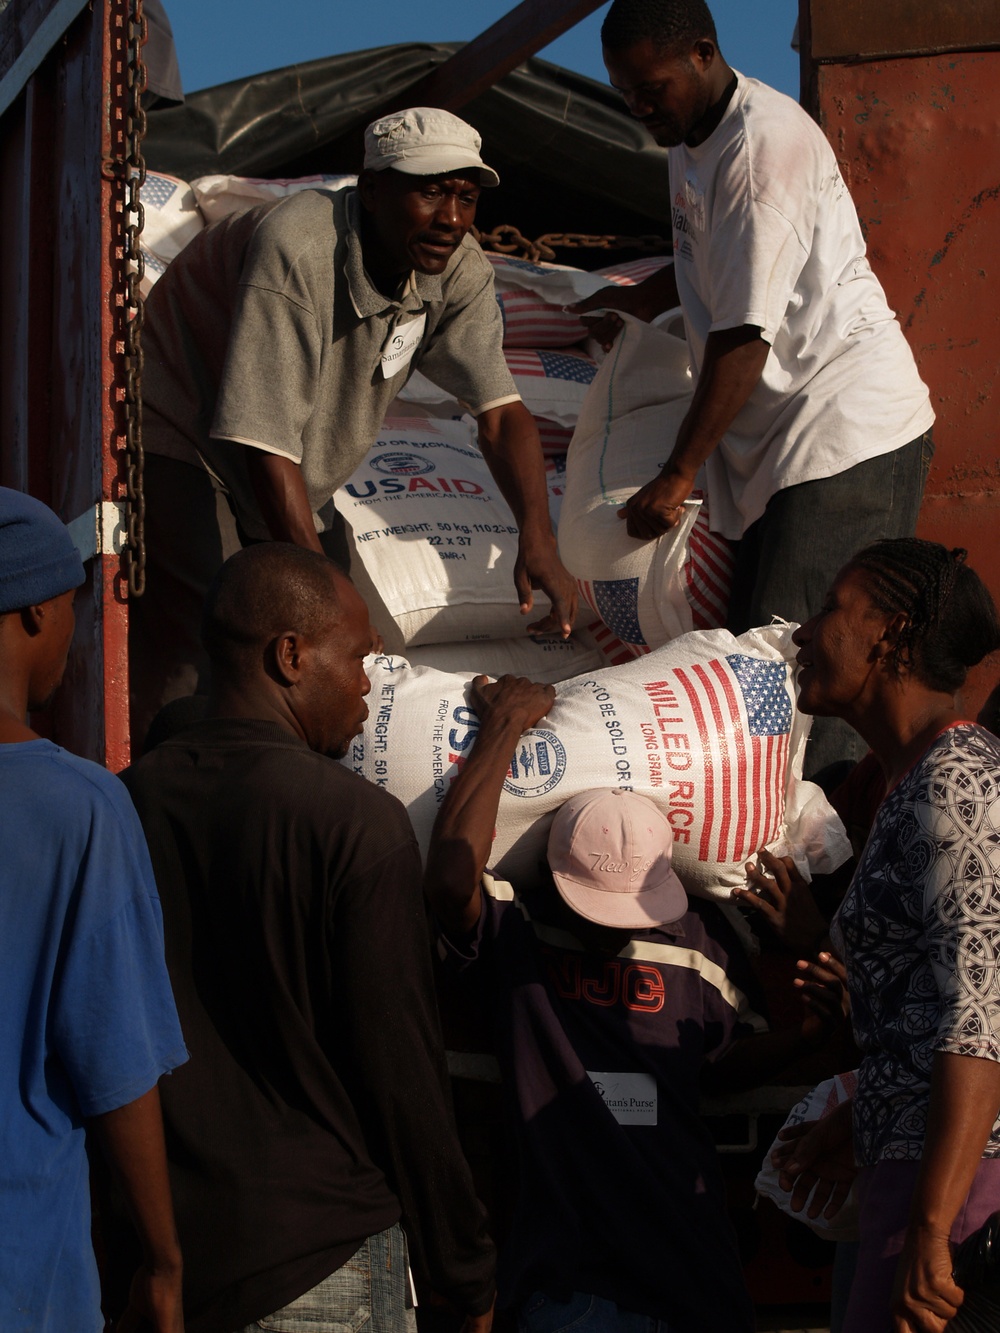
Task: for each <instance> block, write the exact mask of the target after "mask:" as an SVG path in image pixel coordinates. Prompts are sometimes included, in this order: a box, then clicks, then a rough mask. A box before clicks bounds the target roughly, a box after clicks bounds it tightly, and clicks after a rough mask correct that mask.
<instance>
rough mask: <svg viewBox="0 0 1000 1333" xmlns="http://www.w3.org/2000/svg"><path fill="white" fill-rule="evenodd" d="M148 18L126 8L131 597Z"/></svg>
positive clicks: (141, 550)
mask: <svg viewBox="0 0 1000 1333" xmlns="http://www.w3.org/2000/svg"><path fill="white" fill-rule="evenodd" d="M145 41H146V19H145V17H144V15H143V12H142V0H129V7H128V74H127V83H126V87H127V92H128V105H127V112H126V117H127V118H126V129H125V173H126V174H125V237H126V244H125V309H124V315H125V399H124V411H125V542H124V552H125V572H126V577H127V579H128V591H129V596H130V597H141V596H142V595H143V593H144V592H145V590H146V499H145V493H144V490H143V450H142V322H143V313H144V312H143V297H142V292H141V290H140V284H141V283H142V279H143V276H144V274H145V270H146V266H145V262H144V260H143V256H142V250H141V249H140V247H139V237H140V236H141V235H142V229H143V225H144V222H145V213H144V211H143V207H142V199H141V197H140V196H141V192H142V187H143V185H144V184H145V181H146V162H145V159H144V158H143V155H142V141H143V139H144V137H145V134H146V112H145V109H144V107H143V105H142V95H143V93H144V92H145V91H146V64H145V61H144V60H143V58H142V48H143V45H144V44H145Z"/></svg>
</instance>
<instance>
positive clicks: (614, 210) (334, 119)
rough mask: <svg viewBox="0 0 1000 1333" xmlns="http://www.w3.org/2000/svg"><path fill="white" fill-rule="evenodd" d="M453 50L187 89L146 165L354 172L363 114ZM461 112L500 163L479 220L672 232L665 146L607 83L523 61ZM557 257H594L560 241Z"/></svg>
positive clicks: (187, 175) (153, 130)
mask: <svg viewBox="0 0 1000 1333" xmlns="http://www.w3.org/2000/svg"><path fill="white" fill-rule="evenodd" d="M457 49H458V47H457V46H454V45H445V44H440V43H410V44H407V45H401V46H383V47H377V48H374V49H372V50H369V51H355V52H351V53H350V54H347V55H339V56H329V57H327V58H326V59H324V60H314V61H311V62H310V63H308V64H304V65H290V66H288V67H287V68H285V69H278V70H274V71H272V72H270V73H267V74H259V75H256V76H255V77H253V78H249V79H241V80H237V81H235V82H232V83H224V84H219V85H218V86H217V87H214V88H206V89H204V90H203V91H201V92H196V93H189V94H188V95H187V98H186V101H185V103H184V105H183V106H179V107H170V108H167V109H164V110H155V111H153V112H151V113H150V116H149V130H148V134H147V138H146V145H145V156H146V162H147V165H148V166H149V167H150V169H152V170H158V171H166V172H169V173H170V174H172V175H175V176H180V177H181V178H182V179H184V180H192V179H194V178H195V177H197V176H204V175H210V174H213V173H216V172H227V173H233V174H235V175H242V176H271V177H275V176H293V177H294V176H302V175H308V174H311V173H313V172H339V171H355V170H357V168H358V162H359V153H360V144H361V131H362V129H363V127H364V125H365V124H366V123H367V122H368V121H369V120H370V119H371V116H372V113H373V112H374V111H375V110H377V108H379V107H381V106H384V105H385V104H386V103H388V102H392V101H395V102H396V104H397V105H398V104H399V102H400V99H401V98H402V100H403V104H405V97H403V95H404V94H405V90H406V89H407V88H408V87H410V86H411V85H412V84H413V83H414V82H416V80H417V79H419V78H421V77H422V76H423V75H424V74H426V73H428V71H429V70H431V69H432V68H433V67H434V66H435V65H438V64H440V63H441V62H442V61H443V60H445V59H447V57H448V56H450V55H451V54H453V52H454V51H456V50H457ZM461 115H462V116H463V117H464V118H465V119H466V120H468V121H470V122H471V123H472V124H473V125H475V127H476V128H477V129H478V130H479V132H480V134H482V136H483V156H484V158H485V159H486V161H487V162H489V163H490V165H491V166H495V167H496V169H497V170H498V171H499V173H500V176H501V185H500V189H499V190H495V191H494V190H485V191H484V192H483V195H482V199H481V202H480V208H479V216H478V218H477V223H478V225H479V226H480V227H481V228H483V229H484V230H490V229H492V228H493V227H494V226H496V225H497V224H499V223H501V222H509V223H512V224H514V225H515V226H517V227H519V228H520V230H521V231H522V232H523V233H524V234H525V235H528V236H532V237H535V236H538V235H541V234H542V233H545V232H552V231H559V232H571V231H576V232H588V233H598V234H603V233H612V232H613V233H620V234H625V235H632V236H636V235H645V234H650V233H655V234H658V235H661V236H667V237H669V235H670V193H669V188H668V184H667V170H666V156H665V153H664V152H663V150H661V149H659V148H657V147H656V145H655V144H654V143H653V141H652V139H651V138H650V137H649V135H648V134H647V133H646V131H645V130H644V129H643V128H642V127H641V126H640V125H638V124H637V123H636V122H635V121H634V120H632V118H631V117H630V116H629V115H628V114H627V113H626V112H625V110H624V109H623V107H622V105H621V102H620V100H619V98H618V96H617V94H616V93H614V92H613V91H612V90H611V89H610V88H608V87H607V86H605V85H603V84H600V83H597V82H596V81H595V80H593V79H588V78H586V77H585V76H584V75H581V74H574V73H572V72H571V71H569V70H565V69H562V68H560V67H559V66H558V65H553V64H550V63H549V62H548V61H545V60H528V61H526V62H525V63H524V64H523V65H521V66H520V67H519V68H518V69H516V70H514V71H513V72H512V73H511V74H508V75H507V76H506V77H505V78H503V79H502V80H501V81H500V82H499V83H497V84H496V85H494V87H492V88H490V89H489V90H488V91H487V92H485V93H483V94H482V95H481V96H480V97H477V98H476V99H475V100H474V101H472V102H470V103H468V104H467V105H466V106H465V107H464V108H463V109H462V111H461ZM345 136H346V138H345ZM559 257H560V259H561V260H562V261H563V262H567V263H577V262H581V261H582V262H583V263H584V266H587V267H589V266H592V265H593V264H596V263H599V262H600V258H599V257H597V256H593V257H591V258H589V259H585V258H584V256H583V254H582V253H581V254H580V255H573V254H572V253H571V252H569V251H566V252H563V253H561V254H560V256H559Z"/></svg>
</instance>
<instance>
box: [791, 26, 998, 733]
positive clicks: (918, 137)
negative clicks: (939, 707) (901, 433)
mask: <svg viewBox="0 0 1000 1333" xmlns="http://www.w3.org/2000/svg"><path fill="white" fill-rule="evenodd" d="M886 3H887V5H888V7H889V8H890V9H893V10H894V11H898V13H896V12H894V13H893V15H891V16H890V17H891V18H892V19H893V23H883V24H882V25H881V27H879V25H878V24H875V26H874V27H873V26H872V25H873V24H874V20H875V18H876V17H878V15H875V12H874V10H872V9H871V8H870V7H866V6H864V5H861V4H859V3H857V0H852V3H850V4H847V5H844V4H843V3H841V0H802V17H803V24H802V26H803V32H804V37H805V44H804V46H803V65H804V88H805V89H806V93H807V95H806V99H805V100H806V104H807V107H808V109H809V110H810V111H811V112H812V113H813V114H814V115H815V116H816V117H817V119H818V121H819V123H820V125H821V126H822V127H823V130H824V131H825V132H826V135H827V137H828V138H829V140H830V142H831V143H832V145H833V148H834V151H835V152H836V154H837V158H838V160H839V162H840V165H841V169H842V171H843V172H844V176H845V178H846V180H847V184H848V187H849V189H850V191H851V194H852V196H853V198H854V202H855V204H856V205H857V209H858V214H859V216H860V219H861V224H862V227H863V229H864V231H865V234H866V236H867V239H868V253H869V257H870V259H871V263H872V267H873V268H874V270H875V272H876V273H877V275H878V277H879V279H880V280H881V282H882V285H883V286H884V287H885V290H886V293H887V295H888V297H889V303H890V305H891V306H892V307H893V308H894V309H895V310H896V312H897V313H898V315H899V319H900V321H901V323H902V325H903V328H904V330H905V331H906V336H907V338H908V339H909V342H910V346H911V347H912V348H913V351H914V354H915V355H916V358H917V364H918V365H919V367H920V372H921V374H922V376H923V378H924V380H925V381H926V383H927V384H928V386H929V387H930V391H931V400H932V402H933V405H934V409H935V411H936V413H937V421H936V423H935V426H934V441H935V448H936V454H935V458H934V463H933V467H932V469H931V475H930V478H929V481H928V485H927V491H926V495H925V498H924V505H923V509H922V511H921V515H920V523H919V527H918V534H919V535H920V536H922V537H927V538H930V539H932V540H934V541H940V542H943V543H945V544H946V545H948V546H964V547H966V548H967V549H968V552H969V563H970V564H971V565H972V566H973V568H975V569H976V570H977V571H978V573H980V574H981V575H982V577H983V578H984V580H985V581H986V583H987V584H988V586H989V587H990V590H991V591H992V593H993V595H994V597H995V598H997V599H998V600H1000V540H998V537H997V531H998V528H997V525H998V520H1000V459H998V453H997V438H998V428H1000V402H998V400H997V399H996V398H995V397H994V387H995V381H996V378H997V360H998V353H1000V306H998V303H997V300H996V281H997V237H998V235H1000V165H998V163H1000V158H998V153H997V147H998V129H1000V51H996V50H989V49H980V50H950V51H941V52H940V53H939V54H920V52H926V51H928V50H930V49H934V48H940V47H944V46H946V45H947V44H948V43H949V42H950V41H951V40H954V39H956V29H955V25H954V23H953V22H952V18H953V17H954V13H953V7H952V6H950V5H949V4H948V3H947V0H922V3H920V4H919V5H918V4H913V3H911V0H886ZM989 8H990V7H989V6H986V5H983V4H981V3H980V0H970V4H969V8H968V11H967V12H965V18H966V19H967V22H966V23H965V25H964V27H963V28H962V32H961V35H962V36H963V37H964V38H965V39H973V38H974V39H977V40H978V41H979V42H981V43H983V44H986V43H987V42H992V43H993V44H998V45H1000V18H997V17H996V16H995V7H993V10H994V14H993V17H990V14H989V12H988V11H989ZM882 17H884V15H883V16H882ZM811 36H814V37H815V41H814V42H813V43H810V37H811ZM887 40H889V41H891V42H892V43H893V45H894V48H895V51H897V52H900V53H904V52H916V54H898V55H893V54H891V53H887V52H884V51H881V52H880V53H879V55H878V56H877V57H876V56H869V57H867V58H866V57H855V56H853V55H851V54H850V53H851V52H864V51H871V50H872V48H873V46H875V44H876V43H877V42H879V41H883V42H885V41H887ZM810 52H812V55H810ZM817 53H818V54H820V55H821V56H822V59H817V58H816V54H817ZM996 670H997V669H996V666H995V665H987V666H986V667H983V668H980V669H979V670H978V671H977V672H976V673H975V674H974V676H973V678H972V679H970V683H969V687H968V689H967V691H966V704H967V705H968V706H969V707H970V709H971V710H972V711H974V710H975V709H976V708H978V706H979V704H980V703H981V701H982V697H983V695H984V694H985V693H986V692H987V691H988V689H989V688H990V687H991V686H992V684H993V682H994V680H995V676H996Z"/></svg>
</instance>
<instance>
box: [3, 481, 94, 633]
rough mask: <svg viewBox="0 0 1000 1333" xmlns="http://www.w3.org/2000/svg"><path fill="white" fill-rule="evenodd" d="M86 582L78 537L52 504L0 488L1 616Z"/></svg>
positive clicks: (21, 492) (48, 598)
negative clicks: (75, 542) (70, 532)
mask: <svg viewBox="0 0 1000 1333" xmlns="http://www.w3.org/2000/svg"><path fill="white" fill-rule="evenodd" d="M86 577H87V576H86V574H85V573H84V570H83V561H82V560H81V559H80V555H79V552H78V551H77V549H76V547H75V546H74V545H73V538H72V537H71V536H70V535H69V531H68V529H67V527H66V525H65V523H63V521H62V520H61V519H60V518H58V517H57V515H55V514H53V512H52V510H51V509H50V508H49V507H48V505H44V504H42V502H41V500H36V499H34V497H33V496H30V495H25V494H24V493H23V491H12V490H9V489H8V488H7V487H6V486H0V615H4V614H5V613H6V612H7V611H19V610H20V609H21V607H23V606H37V605H38V604H39V602H47V601H49V600H50V599H51V598H53V597H58V596H59V595H60V593H64V592H69V590H70V588H79V586H80V584H81V583H83V581H84V579H85V578H86Z"/></svg>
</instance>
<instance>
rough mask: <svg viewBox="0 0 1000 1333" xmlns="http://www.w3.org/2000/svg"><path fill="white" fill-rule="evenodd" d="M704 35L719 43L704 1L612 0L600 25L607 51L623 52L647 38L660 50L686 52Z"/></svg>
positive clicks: (712, 20) (713, 22)
mask: <svg viewBox="0 0 1000 1333" xmlns="http://www.w3.org/2000/svg"><path fill="white" fill-rule="evenodd" d="M703 37H710V38H711V39H712V41H713V42H715V44H716V45H717V46H718V42H719V39H718V38H717V37H716V35H715V20H714V19H713V18H712V15H711V13H710V12H709V9H708V5H706V4H705V2H704V0H614V4H613V5H612V6H611V8H610V9H609V10H608V12H607V14H606V15H605V17H604V22H603V24H602V25H601V44H602V45H603V46H606V47H607V49H608V50H609V51H626V50H628V48H629V47H630V46H635V44H636V43H637V42H642V41H645V40H647V39H648V40H649V41H651V42H652V43H653V45H654V46H655V47H656V48H657V49H658V50H659V51H680V50H685V51H689V50H690V49H691V47H693V46H694V44H695V42H697V41H700V40H701V39H702V38H703Z"/></svg>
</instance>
